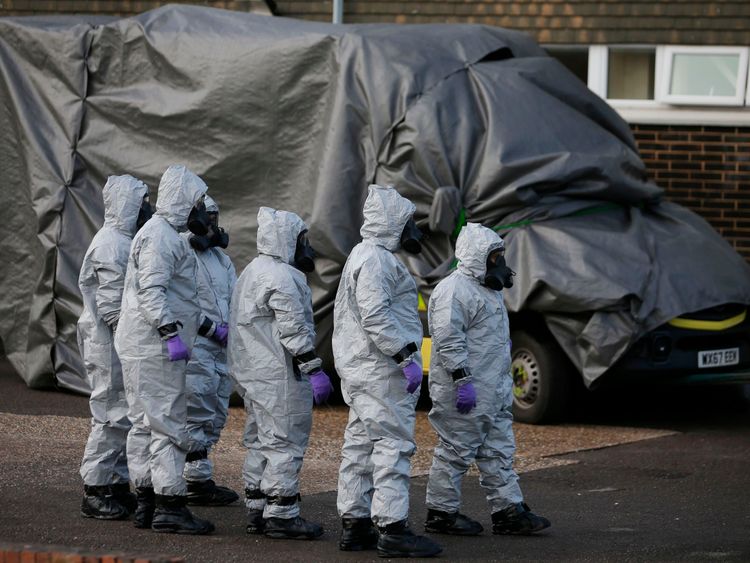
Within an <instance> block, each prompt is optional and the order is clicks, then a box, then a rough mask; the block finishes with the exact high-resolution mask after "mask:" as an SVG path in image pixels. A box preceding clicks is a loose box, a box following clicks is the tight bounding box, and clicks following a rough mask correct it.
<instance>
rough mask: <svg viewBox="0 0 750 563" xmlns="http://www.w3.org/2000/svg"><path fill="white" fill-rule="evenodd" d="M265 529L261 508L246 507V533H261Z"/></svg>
mask: <svg viewBox="0 0 750 563" xmlns="http://www.w3.org/2000/svg"><path fill="white" fill-rule="evenodd" d="M265 531H266V522H265V520H263V509H262V508H261V509H259V510H253V509H252V508H248V509H247V533H248V534H262V533H263V532H265Z"/></svg>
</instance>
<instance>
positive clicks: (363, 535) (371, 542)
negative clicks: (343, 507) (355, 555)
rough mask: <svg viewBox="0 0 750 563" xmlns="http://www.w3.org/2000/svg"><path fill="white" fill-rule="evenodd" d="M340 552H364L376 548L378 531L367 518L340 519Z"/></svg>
mask: <svg viewBox="0 0 750 563" xmlns="http://www.w3.org/2000/svg"><path fill="white" fill-rule="evenodd" d="M341 528H342V529H341V539H340V540H339V549H340V550H341V551H364V550H366V549H375V548H376V547H377V546H378V529H377V528H376V527H375V526H374V525H373V523H372V520H370V519H369V518H342V519H341Z"/></svg>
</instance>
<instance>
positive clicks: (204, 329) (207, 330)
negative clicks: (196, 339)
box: [198, 317, 218, 338]
mask: <svg viewBox="0 0 750 563" xmlns="http://www.w3.org/2000/svg"><path fill="white" fill-rule="evenodd" d="M217 326H218V325H217V324H216V323H215V322H214V321H212V320H211V319H209V318H208V317H203V321H202V322H201V326H199V327H198V334H200V335H201V336H203V337H205V338H211V337H212V336H213V335H214V333H215V332H216V327H217Z"/></svg>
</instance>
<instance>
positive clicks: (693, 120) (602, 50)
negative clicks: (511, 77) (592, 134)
mask: <svg viewBox="0 0 750 563" xmlns="http://www.w3.org/2000/svg"><path fill="white" fill-rule="evenodd" d="M553 47H554V48H556V49H560V48H561V47H563V46H562V45H554V46H553ZM570 47H572V48H576V47H578V48H580V47H585V45H570ZM610 47H614V48H618V49H619V48H629V47H633V48H635V49H644V48H651V49H653V48H655V49H656V61H655V65H654V74H655V76H654V98H655V99H653V100H622V99H607V97H606V96H607V71H608V69H607V66H608V61H609V48H610ZM667 47H668V46H667V45H653V44H652V45H621V44H612V45H589V46H588V51H589V60H588V69H589V70H588V83H587V84H588V87H589V89H590V90H592V91H593V92H594V93H595V94H597V95H598V96H599V97H600V98H602V99H603V100H605V101H606V102H607V103H608V104H609V105H610V106H611V107H612V108H613V109H614V110H615V111H617V113H619V114H620V116H621V117H622V118H623V119H624V120H625V121H627V122H628V123H648V124H652V125H719V126H732V127H746V126H750V86H746V88H747V93H746V98H745V106H744V107H728V106H712V107H711V106H709V107H706V106H699V105H697V104H696V103H694V102H693V103H691V104H690V105H673V104H668V103H665V102H664V101H663V100H661V98H660V92H662V91H663V90H664V88H665V86H664V84H663V83H664V80H665V76H664V72H663V69H664V63H665V56H664V55H665V50H666V49H667ZM710 48H712V49H716V47H710ZM738 48H739V49H743V48H744V49H748V48H747V47H733V49H738ZM748 51H750V49H748ZM749 59H750V57H749ZM745 71H746V73H747V76H750V60H748V66H747V67H746V68H745ZM738 78H739V77H738Z"/></svg>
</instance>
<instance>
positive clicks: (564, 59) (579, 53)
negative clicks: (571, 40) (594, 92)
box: [547, 47, 589, 84]
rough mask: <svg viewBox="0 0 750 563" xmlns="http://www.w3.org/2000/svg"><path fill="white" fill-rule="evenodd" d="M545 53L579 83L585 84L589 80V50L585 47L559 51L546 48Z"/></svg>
mask: <svg viewBox="0 0 750 563" xmlns="http://www.w3.org/2000/svg"><path fill="white" fill-rule="evenodd" d="M547 53H548V54H549V56H550V57H555V58H556V59H557V60H558V61H560V62H561V63H562V64H563V65H565V66H566V67H568V70H569V71H571V72H572V73H573V74H575V75H576V76H577V77H578V78H580V79H581V81H582V82H583V83H584V84H586V83H587V82H588V79H589V50H588V48H586V47H581V48H580V49H559V48H555V47H548V48H547Z"/></svg>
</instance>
